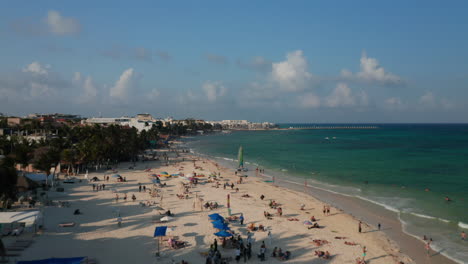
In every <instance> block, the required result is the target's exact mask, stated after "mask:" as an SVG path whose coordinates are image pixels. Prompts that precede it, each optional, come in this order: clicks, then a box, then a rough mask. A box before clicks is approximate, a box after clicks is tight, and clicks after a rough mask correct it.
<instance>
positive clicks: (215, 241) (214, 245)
mask: <svg viewBox="0 0 468 264" xmlns="http://www.w3.org/2000/svg"><path fill="white" fill-rule="evenodd" d="M213 248H214V251H216V250H218V240H216V238H215V239H214V242H213Z"/></svg>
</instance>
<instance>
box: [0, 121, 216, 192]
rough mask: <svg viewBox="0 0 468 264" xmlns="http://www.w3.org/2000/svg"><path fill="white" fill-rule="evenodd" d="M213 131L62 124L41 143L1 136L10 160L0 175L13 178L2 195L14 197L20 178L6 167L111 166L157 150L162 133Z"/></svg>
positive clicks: (0, 146)
mask: <svg viewBox="0 0 468 264" xmlns="http://www.w3.org/2000/svg"><path fill="white" fill-rule="evenodd" d="M16 129H17V130H21V129H24V128H21V127H17V128H16ZM211 129H212V127H211V126H210V125H208V126H207V125H206V124H204V125H197V124H196V123H195V122H188V125H182V124H173V125H169V126H163V125H162V123H156V124H154V125H153V126H152V127H151V128H150V129H148V130H143V131H142V132H140V133H139V132H138V130H137V129H136V128H134V127H131V128H129V127H122V126H117V125H111V126H99V125H94V126H68V125H62V126H60V127H56V128H55V129H54V133H55V134H54V135H53V136H51V137H47V138H44V139H41V140H39V141H30V140H28V139H26V138H25V137H23V136H19V135H16V136H15V135H10V136H7V135H4V136H0V154H2V153H1V152H3V155H4V157H6V158H4V159H3V160H4V162H2V163H0V173H2V175H0V180H2V179H3V178H5V179H6V178H7V177H8V178H9V179H10V180H5V184H6V185H4V182H3V180H2V182H0V184H1V185H2V188H1V189H0V195H2V194H4V195H8V196H11V193H10V192H9V191H7V190H11V189H12V188H14V186H12V184H13V183H14V184H16V180H15V179H16V177H17V176H16V175H9V176H8V175H6V173H4V172H5V171H7V169H6V168H7V167H9V166H12V165H17V164H20V166H21V167H23V168H25V167H27V166H29V164H32V165H33V167H34V168H35V169H37V170H40V171H43V172H45V173H46V174H47V175H49V174H50V172H51V169H52V168H53V167H55V166H56V165H57V164H58V163H59V162H60V164H61V165H62V166H67V167H68V169H69V171H76V170H80V171H83V170H85V169H87V168H96V169H97V168H100V167H109V166H112V165H113V164H116V163H118V162H121V161H135V160H136V159H137V157H138V154H139V153H141V152H142V151H143V150H145V149H147V148H149V147H154V143H155V142H157V141H158V139H159V135H161V134H169V135H173V136H180V135H185V134H188V133H191V131H193V132H194V131H196V130H205V131H207V130H211ZM2 168H5V170H2ZM62 168H63V167H62ZM2 171H3V172H2ZM8 171H9V173H10V172H11V170H8ZM10 174H11V173H10Z"/></svg>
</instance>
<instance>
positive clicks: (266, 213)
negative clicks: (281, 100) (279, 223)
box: [263, 211, 271, 219]
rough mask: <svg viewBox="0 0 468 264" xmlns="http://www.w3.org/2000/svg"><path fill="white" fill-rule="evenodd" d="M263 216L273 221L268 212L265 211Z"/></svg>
mask: <svg viewBox="0 0 468 264" xmlns="http://www.w3.org/2000/svg"><path fill="white" fill-rule="evenodd" d="M263 215H264V216H265V217H266V218H267V219H271V214H270V213H269V212H267V211H263Z"/></svg>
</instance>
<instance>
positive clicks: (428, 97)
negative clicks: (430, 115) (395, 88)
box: [419, 92, 436, 107]
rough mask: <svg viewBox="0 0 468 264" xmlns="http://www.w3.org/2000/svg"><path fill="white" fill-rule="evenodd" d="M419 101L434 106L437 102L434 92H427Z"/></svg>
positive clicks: (424, 104)
mask: <svg viewBox="0 0 468 264" xmlns="http://www.w3.org/2000/svg"><path fill="white" fill-rule="evenodd" d="M419 103H420V104H421V105H423V106H428V107H433V106H435V104H436V101H435V98H434V94H433V93H432V92H426V93H425V94H423V95H422V96H421V97H420V98H419Z"/></svg>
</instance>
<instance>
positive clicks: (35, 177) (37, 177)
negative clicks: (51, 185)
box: [24, 173, 53, 182]
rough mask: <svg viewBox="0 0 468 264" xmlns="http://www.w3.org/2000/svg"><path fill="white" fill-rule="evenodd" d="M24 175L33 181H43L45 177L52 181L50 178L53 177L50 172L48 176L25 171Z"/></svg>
mask: <svg viewBox="0 0 468 264" xmlns="http://www.w3.org/2000/svg"><path fill="white" fill-rule="evenodd" d="M24 176H25V177H26V178H28V179H31V180H33V181H35V182H45V181H46V178H47V180H48V181H52V178H53V175H52V174H50V175H49V176H46V174H45V173H26V174H25V175H24Z"/></svg>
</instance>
